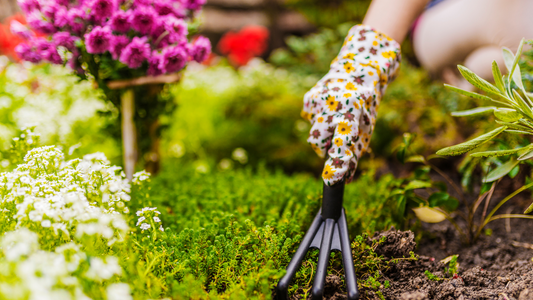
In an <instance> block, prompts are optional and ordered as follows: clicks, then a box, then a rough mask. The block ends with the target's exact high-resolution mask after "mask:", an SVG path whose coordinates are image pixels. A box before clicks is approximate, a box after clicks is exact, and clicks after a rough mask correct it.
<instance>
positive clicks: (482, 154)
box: [470, 148, 524, 157]
mask: <svg viewBox="0 0 533 300" xmlns="http://www.w3.org/2000/svg"><path fill="white" fill-rule="evenodd" d="M522 150H524V148H519V149H510V150H495V151H482V152H476V153H472V154H470V155H471V156H472V157H499V156H506V155H511V154H516V153H518V152H520V151H522Z"/></svg>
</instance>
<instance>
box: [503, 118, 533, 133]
mask: <svg viewBox="0 0 533 300" xmlns="http://www.w3.org/2000/svg"><path fill="white" fill-rule="evenodd" d="M496 123H498V124H500V125H503V126H507V127H509V128H512V129H515V130H523V131H528V130H531V128H529V127H526V126H523V125H520V124H516V123H509V122H502V121H499V120H496Z"/></svg>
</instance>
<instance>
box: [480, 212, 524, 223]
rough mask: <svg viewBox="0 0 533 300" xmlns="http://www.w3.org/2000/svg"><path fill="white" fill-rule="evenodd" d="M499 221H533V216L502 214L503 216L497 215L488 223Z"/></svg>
mask: <svg viewBox="0 0 533 300" xmlns="http://www.w3.org/2000/svg"><path fill="white" fill-rule="evenodd" d="M498 219H533V216H530V215H522V214H502V215H496V216H494V217H492V218H490V219H489V221H488V222H487V223H490V222H492V221H494V220H498Z"/></svg>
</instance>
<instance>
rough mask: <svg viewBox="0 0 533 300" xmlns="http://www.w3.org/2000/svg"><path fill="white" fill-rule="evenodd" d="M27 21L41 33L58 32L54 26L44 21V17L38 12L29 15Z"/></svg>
mask: <svg viewBox="0 0 533 300" xmlns="http://www.w3.org/2000/svg"><path fill="white" fill-rule="evenodd" d="M26 21H28V24H29V25H30V27H31V28H33V29H35V30H36V31H38V32H40V33H44V34H52V33H55V32H56V31H57V30H56V28H55V26H54V24H52V23H50V22H48V21H46V20H45V19H44V16H43V15H42V14H41V13H40V12H39V11H36V10H34V11H33V12H31V13H29V14H28V16H27V17H26Z"/></svg>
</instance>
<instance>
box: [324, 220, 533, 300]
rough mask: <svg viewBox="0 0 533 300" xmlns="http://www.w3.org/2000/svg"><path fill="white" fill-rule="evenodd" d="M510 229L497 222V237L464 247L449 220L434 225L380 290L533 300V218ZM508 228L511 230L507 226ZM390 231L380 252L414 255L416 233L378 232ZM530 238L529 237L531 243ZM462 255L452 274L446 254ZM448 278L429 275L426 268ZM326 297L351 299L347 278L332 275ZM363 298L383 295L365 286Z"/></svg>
mask: <svg viewBox="0 0 533 300" xmlns="http://www.w3.org/2000/svg"><path fill="white" fill-rule="evenodd" d="M510 223H511V226H512V227H511V228H514V230H512V231H511V232H510V233H509V232H507V229H508V225H509V222H507V221H505V220H503V221H502V222H501V224H499V223H496V224H494V226H492V229H493V234H492V235H491V236H482V237H481V238H480V240H479V241H478V242H477V243H475V244H474V245H473V246H470V247H463V246H461V244H460V243H459V242H456V241H458V238H457V237H456V236H455V234H454V231H453V230H451V229H450V228H449V226H446V225H434V226H432V227H433V228H430V229H429V230H430V231H429V232H430V233H432V234H433V238H432V239H427V240H425V241H424V243H423V244H421V245H420V247H419V248H418V249H417V250H416V253H418V255H419V256H418V260H417V261H407V260H403V261H400V262H398V263H397V264H392V267H391V268H390V269H389V270H387V271H386V272H385V273H384V274H383V278H382V279H381V280H380V282H384V281H385V280H387V281H389V282H390V287H389V288H383V289H381V290H380V292H381V293H382V295H383V297H384V298H385V299H391V300H396V299H398V300H400V299H401V300H415V299H416V300H423V299H439V300H440V299H442V300H451V299H464V300H467V299H501V300H513V299H514V300H517V299H518V300H533V261H532V259H533V245H532V244H531V243H530V242H531V241H532V240H533V222H528V221H524V220H514V221H512V222H510ZM506 227H507V229H506ZM382 236H387V240H386V242H385V243H384V244H382V245H380V246H379V247H378V248H377V249H376V253H377V254H380V255H384V256H385V257H388V258H390V257H403V256H408V253H409V251H411V250H412V249H414V248H415V246H416V244H415V242H414V234H413V233H412V232H410V231H404V232H402V231H396V230H394V229H392V230H389V231H385V232H380V233H376V234H375V237H377V238H380V237H382ZM526 241H527V242H526ZM453 254H458V255H459V258H458V262H459V264H460V265H459V269H458V274H457V275H456V276H454V277H452V278H446V277H449V276H447V275H446V274H445V268H446V267H447V265H445V264H443V263H441V262H440V260H441V259H443V258H445V257H447V256H449V255H453ZM426 270H428V271H430V272H431V273H433V274H434V275H435V276H437V277H440V278H445V279H443V280H440V281H432V280H429V279H428V277H427V276H426V275H425V274H424V272H425V271H426ZM327 287H328V290H327V293H326V294H325V296H326V297H324V299H331V300H338V299H346V296H345V295H344V294H343V291H344V286H343V282H342V280H341V278H340V277H339V276H336V275H330V276H329V277H328V280H327ZM360 299H380V297H379V296H378V295H377V294H376V292H375V291H373V290H362V291H361V297H360Z"/></svg>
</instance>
